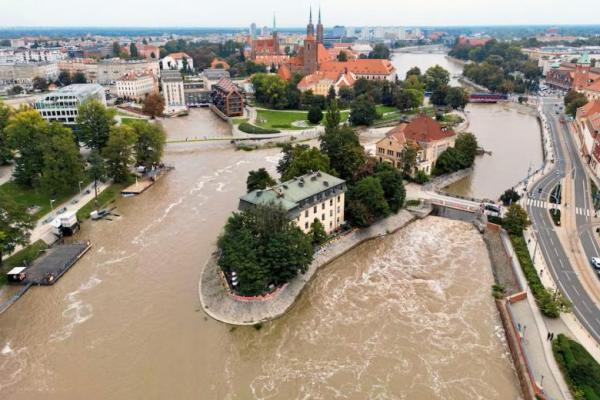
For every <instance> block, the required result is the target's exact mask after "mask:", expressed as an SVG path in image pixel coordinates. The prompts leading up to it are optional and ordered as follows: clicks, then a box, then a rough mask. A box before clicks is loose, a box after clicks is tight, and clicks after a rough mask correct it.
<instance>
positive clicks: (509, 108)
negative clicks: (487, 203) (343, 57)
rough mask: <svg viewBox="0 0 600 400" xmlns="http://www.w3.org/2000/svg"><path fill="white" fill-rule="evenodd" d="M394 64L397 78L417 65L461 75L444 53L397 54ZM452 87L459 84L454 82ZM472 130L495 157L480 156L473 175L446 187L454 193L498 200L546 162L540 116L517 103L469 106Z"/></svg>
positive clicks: (470, 128) (424, 68)
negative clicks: (543, 152)
mask: <svg viewBox="0 0 600 400" xmlns="http://www.w3.org/2000/svg"><path fill="white" fill-rule="evenodd" d="M392 63H393V64H394V66H395V67H396V69H397V73H398V77H400V79H404V76H405V75H406V72H407V71H408V70H409V69H410V68H412V67H414V66H418V67H419V68H420V69H421V72H423V73H424V72H425V71H426V70H427V68H429V67H431V66H434V65H436V64H437V65H440V66H442V67H444V68H445V69H447V70H448V71H449V72H450V75H451V76H457V75H460V74H461V73H462V65H461V64H460V63H459V62H456V61H454V60H452V59H451V58H448V57H447V56H446V55H445V54H429V53H426V54H414V53H407V54H404V53H395V54H394V55H393V57H392ZM451 84H452V85H459V83H458V81H457V80H456V79H454V78H453V79H452V82H451ZM467 116H468V118H469V122H470V124H469V127H468V128H467V131H469V132H471V133H473V134H474V135H475V136H476V137H477V140H478V141H479V144H480V146H481V147H483V148H484V149H485V150H487V151H491V152H492V155H491V156H490V155H485V156H482V157H478V158H477V160H476V162H475V168H474V172H473V174H472V175H471V176H469V177H467V178H465V179H463V180H461V181H459V182H456V183H455V184H453V185H451V186H449V187H448V188H446V190H447V191H449V192H450V193H453V194H457V195H461V196H467V197H475V198H478V199H484V198H487V199H491V200H496V199H498V198H499V197H500V195H501V194H502V193H503V192H504V191H505V190H506V189H508V188H510V187H513V186H515V185H517V183H519V182H520V181H521V180H522V179H524V178H525V177H526V176H527V173H528V171H529V170H530V168H531V171H535V170H536V169H538V168H540V167H541V166H542V163H543V154H542V138H541V130H540V126H539V123H538V120H537V117H536V116H535V114H534V113H533V112H532V110H530V109H526V108H525V107H523V106H519V105H517V104H514V103H506V104H501V103H499V104H469V105H468V106H467Z"/></svg>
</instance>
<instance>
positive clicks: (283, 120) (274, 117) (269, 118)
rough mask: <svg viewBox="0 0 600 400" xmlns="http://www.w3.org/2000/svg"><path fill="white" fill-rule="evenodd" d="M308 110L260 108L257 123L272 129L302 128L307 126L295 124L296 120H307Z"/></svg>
mask: <svg viewBox="0 0 600 400" xmlns="http://www.w3.org/2000/svg"><path fill="white" fill-rule="evenodd" d="M307 114H308V113H307V112H306V111H277V110H258V119H257V120H258V121H260V122H258V123H257V125H259V126H262V127H264V128H270V129H294V130H302V129H306V128H302V127H297V126H293V125H292V123H293V122H295V121H306V123H307V124H308V121H307V120H306V115H307Z"/></svg>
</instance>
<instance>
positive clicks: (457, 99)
mask: <svg viewBox="0 0 600 400" xmlns="http://www.w3.org/2000/svg"><path fill="white" fill-rule="evenodd" d="M445 103H446V104H447V105H449V106H450V107H452V108H465V106H466V105H467V104H468V103H469V94H468V93H467V92H466V90H465V89H463V88H461V87H449V88H448V91H447V93H446V100H445Z"/></svg>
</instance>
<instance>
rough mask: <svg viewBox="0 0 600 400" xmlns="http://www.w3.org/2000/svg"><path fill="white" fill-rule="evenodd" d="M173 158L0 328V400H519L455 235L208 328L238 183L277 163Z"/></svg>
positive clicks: (356, 267)
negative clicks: (212, 288)
mask: <svg viewBox="0 0 600 400" xmlns="http://www.w3.org/2000/svg"><path fill="white" fill-rule="evenodd" d="M189 121H191V122H193V125H194V126H193V127H189V126H185V125H186V123H185V119H180V120H171V121H167V122H166V125H167V129H168V130H169V131H170V132H171V130H172V129H175V128H174V126H175V127H177V129H178V130H180V129H188V131H189V132H199V133H198V134H199V135H200V134H203V133H206V134H210V135H211V136H214V135H215V134H220V135H227V134H228V132H227V129H226V127H225V126H223V124H221V123H219V122H218V121H216V120H214V118H213V117H212V115H210V114H209V113H208V111H205V110H202V111H194V112H193V113H192V118H190V119H189ZM203 121H204V122H203ZM177 134H178V135H183V134H185V135H191V133H187V132H184V133H181V131H179V132H178V133H177ZM187 146H188V147H186V145H181V146H177V147H175V148H174V149H170V150H169V151H167V154H166V161H167V162H169V163H171V164H173V165H175V166H176V170H175V171H173V172H172V173H170V174H169V175H168V176H166V177H165V178H164V179H162V180H161V181H159V182H158V183H157V184H156V185H155V186H154V187H153V188H151V189H150V190H149V191H147V192H146V193H144V194H143V195H142V196H139V197H134V198H127V199H119V200H118V201H117V204H116V205H117V207H118V213H119V214H120V215H121V217H120V218H117V219H115V220H114V221H101V222H86V223H85V224H84V225H83V229H82V232H81V233H80V237H81V238H89V239H91V240H92V242H93V243H94V247H93V249H92V250H91V252H90V253H89V254H87V255H86V256H85V257H84V258H83V259H82V260H81V261H80V262H79V263H78V264H77V265H76V266H75V267H74V268H73V269H72V270H71V271H69V273H68V274H66V275H65V276H64V277H63V278H62V279H61V281H60V282H59V283H58V284H57V285H55V286H52V287H41V288H33V289H31V290H30V292H29V293H27V294H26V295H25V296H24V297H23V298H22V299H21V300H20V301H18V302H17V303H16V304H15V305H14V306H13V307H12V308H10V309H9V310H8V311H7V312H6V313H5V314H3V315H2V316H0V393H2V396H1V397H2V399H7V400H8V399H142V398H143V399H232V400H233V399H333V398H341V399H515V398H518V397H519V390H518V386H517V379H516V375H515V373H514V370H513V367H512V363H511V359H510V355H509V353H508V351H507V347H506V344H505V342H504V336H503V331H502V328H501V324H500V321H499V319H498V317H497V314H496V311H495V307H494V304H493V300H492V297H491V295H490V285H491V284H492V276H491V272H490V266H489V260H488V256H487V253H486V250H485V246H484V244H483V241H482V239H481V237H480V235H479V234H478V233H477V232H476V231H475V230H474V229H473V228H472V227H471V226H470V225H468V224H465V223H462V222H456V221H450V220H445V219H439V218H429V219H427V220H424V221H419V222H416V223H414V224H412V225H410V226H409V227H408V228H407V229H405V230H403V231H401V232H399V233H398V234H396V235H394V236H391V237H387V238H384V239H380V240H376V241H372V242H369V243H366V244H364V245H362V246H360V247H359V248H357V249H355V250H354V251H352V252H351V253H349V254H347V255H345V256H343V257H341V258H340V259H338V260H337V261H335V262H334V263H332V264H331V265H329V266H327V267H326V268H325V269H324V270H322V271H321V272H320V273H319V274H318V275H317V277H316V279H315V280H314V281H312V282H311V283H310V284H309V285H308V287H307V289H306V291H305V292H304V293H303V295H302V296H301V298H300V299H299V301H298V303H297V304H296V306H295V307H294V308H293V309H292V310H291V312H290V313H289V314H288V315H286V316H285V317H283V318H281V319H279V320H277V321H274V322H271V323H267V324H265V325H264V326H263V327H262V329H260V330H257V329H255V328H253V327H246V328H231V327H228V326H225V325H222V324H219V323H217V322H214V321H213V320H211V319H209V318H208V317H207V316H206V315H205V314H204V313H203V311H202V310H201V308H200V304H199V300H198V278H199V275H200V271H201V268H202V266H203V264H204V262H205V261H206V259H207V257H208V256H209V254H210V252H211V251H213V250H214V244H215V240H216V238H217V235H218V234H219V232H220V230H221V227H222V226H223V224H224V222H225V221H226V219H227V217H228V215H229V214H230V213H231V212H232V211H233V210H234V209H235V208H236V206H237V197H238V196H239V195H240V193H242V192H243V190H244V187H245V179H246V176H247V172H248V171H249V170H251V169H254V168H258V167H261V166H267V167H268V168H269V169H270V170H274V167H275V164H276V162H277V159H278V150H277V149H272V150H261V151H253V152H241V151H240V152H236V151H234V150H233V149H231V148H230V147H229V145H227V144H201V145H197V144H189V145H187Z"/></svg>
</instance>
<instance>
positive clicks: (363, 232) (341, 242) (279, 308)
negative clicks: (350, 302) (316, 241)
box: [198, 210, 416, 325]
mask: <svg viewBox="0 0 600 400" xmlns="http://www.w3.org/2000/svg"><path fill="white" fill-rule="evenodd" d="M415 219H416V217H415V216H414V215H413V214H411V213H410V212H408V211H406V210H402V211H400V212H399V213H398V214H395V215H392V216H390V217H388V218H386V219H384V220H381V221H379V222H377V223H375V224H373V225H372V226H370V227H369V228H366V229H359V230H354V231H352V232H350V233H348V234H346V235H344V236H341V237H339V238H337V239H336V240H334V241H333V242H332V243H330V244H329V245H327V246H326V247H324V248H322V249H320V250H319V251H318V252H317V253H316V254H315V257H314V259H313V262H312V263H311V264H310V266H309V267H308V270H307V271H306V273H305V274H304V275H299V276H297V277H296V278H294V279H293V280H292V281H291V282H289V284H288V285H287V286H285V287H284V288H282V289H281V290H280V291H279V292H278V293H277V295H276V296H271V297H268V298H255V300H254V301H249V299H248V298H244V301H240V300H239V299H236V298H235V297H233V296H231V293H230V292H229V290H228V288H227V287H226V284H225V282H224V280H223V278H222V275H221V273H220V272H221V271H220V268H219V267H218V265H217V257H216V254H213V256H211V258H210V259H209V260H208V261H207V263H206V265H205V266H204V270H203V271H202V275H201V278H200V282H199V284H198V285H199V288H198V289H199V295H200V302H201V304H202V309H203V310H204V311H205V312H206V313H207V314H208V315H209V316H210V317H212V318H214V319H216V320H217V321H221V322H224V323H226V324H230V325H255V324H258V323H261V322H266V321H270V320H273V319H276V318H279V317H281V316H282V315H284V314H285V313H286V312H287V311H288V310H289V309H290V308H291V307H292V305H293V304H294V302H295V301H296V299H297V298H298V297H299V295H300V293H301V292H302V290H303V289H304V287H305V286H306V284H307V283H308V282H309V281H310V280H311V279H312V277H313V276H314V275H315V273H316V272H317V270H318V269H319V268H321V267H323V266H324V265H327V264H329V263H330V262H332V261H333V260H335V259H336V258H338V257H340V256H342V255H343V254H345V253H347V252H348V251H350V250H352V249H353V248H355V247H356V246H358V245H360V244H362V243H364V242H366V241H368V240H371V239H375V238H377V237H381V236H385V235H387V234H392V233H395V232H397V231H398V230H400V229H402V228H403V227H405V226H407V225H408V224H410V223H411V222H413V221H414V220H415Z"/></svg>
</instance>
